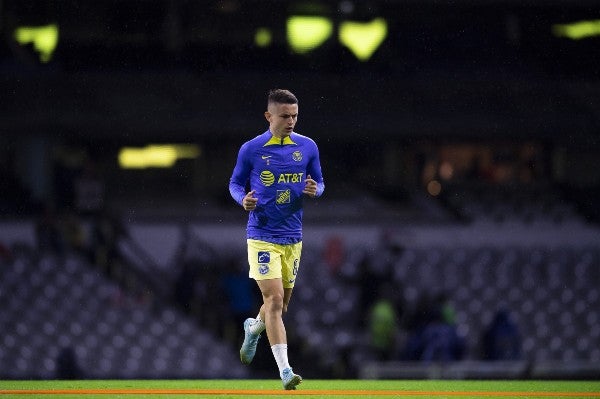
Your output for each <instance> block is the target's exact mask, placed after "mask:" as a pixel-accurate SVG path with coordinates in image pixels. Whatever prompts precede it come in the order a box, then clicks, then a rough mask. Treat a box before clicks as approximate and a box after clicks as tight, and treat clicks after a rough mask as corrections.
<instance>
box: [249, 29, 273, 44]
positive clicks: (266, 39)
mask: <svg viewBox="0 0 600 399" xmlns="http://www.w3.org/2000/svg"><path fill="white" fill-rule="evenodd" d="M272 41H273V35H272V34H271V31H270V30H269V29H268V28H258V29H257V30H256V33H255V34H254V43H255V44H256V45H257V46H258V47H268V46H270V45H271V42H272Z"/></svg>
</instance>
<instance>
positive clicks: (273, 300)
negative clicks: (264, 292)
mask: <svg viewBox="0 0 600 399" xmlns="http://www.w3.org/2000/svg"><path fill="white" fill-rule="evenodd" d="M265 307H266V310H267V311H270V312H277V313H279V312H283V308H284V305H283V296H282V295H280V294H273V295H269V296H266V297H265Z"/></svg>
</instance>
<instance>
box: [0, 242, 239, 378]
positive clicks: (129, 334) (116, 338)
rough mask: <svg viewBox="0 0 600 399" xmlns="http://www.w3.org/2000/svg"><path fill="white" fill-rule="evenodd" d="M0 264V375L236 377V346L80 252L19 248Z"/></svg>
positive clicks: (19, 376)
mask: <svg viewBox="0 0 600 399" xmlns="http://www.w3.org/2000/svg"><path fill="white" fill-rule="evenodd" d="M13 256H14V257H13V259H12V260H11V261H9V262H6V261H3V262H2V267H1V268H0V273H1V274H2V275H1V278H0V281H1V283H0V292H1V294H0V297H1V298H2V303H3V311H2V313H1V316H0V317H1V318H2V320H1V323H0V324H2V326H3V336H2V345H0V363H1V364H2V367H1V369H0V376H1V378H9V379H22V378H54V377H56V376H57V371H58V370H57V367H58V366H57V363H58V362H57V359H58V357H59V354H60V353H61V351H62V350H63V349H65V348H71V349H72V350H73V351H74V355H75V361H76V362H77V364H78V368H79V369H80V372H81V377H84V378H165V377H167V378H217V377H218V378H242V377H244V376H246V375H247V372H246V370H244V369H243V368H242V367H241V365H239V364H238V362H237V356H236V354H235V352H234V351H233V350H232V349H231V348H229V347H228V346H227V345H225V344H224V343H222V342H220V341H219V339H218V338H217V337H215V336H214V335H213V334H211V333H210V332H209V331H206V330H204V329H202V328H199V327H198V326H197V324H196V323H194V322H193V320H190V319H189V318H186V317H185V316H184V315H183V313H182V312H181V311H180V310H179V309H177V308H175V307H174V306H170V305H169V304H165V303H160V302H158V301H155V300H153V299H152V298H151V297H139V296H137V295H135V296H134V295H132V294H130V293H127V292H124V291H123V290H122V288H121V287H120V286H119V285H118V284H117V283H115V282H114V281H111V280H109V279H108V278H106V277H105V276H104V275H102V274H101V273H100V272H99V271H98V270H96V269H94V268H93V267H92V266H91V265H90V264H89V263H88V262H87V261H86V260H85V259H84V258H82V257H80V256H77V255H75V254H68V255H67V256H65V257H64V258H61V257H57V256H55V255H48V254H44V255H41V256H39V257H38V254H35V253H33V252H30V251H19V253H15V254H14V255H13Z"/></svg>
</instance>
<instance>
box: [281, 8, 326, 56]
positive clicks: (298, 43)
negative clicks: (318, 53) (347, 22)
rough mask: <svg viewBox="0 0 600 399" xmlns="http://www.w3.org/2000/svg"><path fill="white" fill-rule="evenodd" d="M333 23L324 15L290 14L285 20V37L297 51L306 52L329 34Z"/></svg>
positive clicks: (324, 39)
mask: <svg viewBox="0 0 600 399" xmlns="http://www.w3.org/2000/svg"><path fill="white" fill-rule="evenodd" d="M332 31H333V23H332V22H331V21H330V20H329V19H327V18H325V17H317V16H292V17H289V18H288V20H287V39H288V43H289V45H290V47H291V48H292V50H294V51H295V52H297V53H300V54H303V53H307V52H309V51H311V50H314V49H315V48H317V47H319V46H320V45H321V44H323V42H325V41H326V40H327V39H329V37H330V36H331V33H332Z"/></svg>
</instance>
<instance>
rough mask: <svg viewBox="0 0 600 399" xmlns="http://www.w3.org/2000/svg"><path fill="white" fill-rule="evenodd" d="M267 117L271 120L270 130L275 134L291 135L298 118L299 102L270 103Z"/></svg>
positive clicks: (279, 135)
mask: <svg viewBox="0 0 600 399" xmlns="http://www.w3.org/2000/svg"><path fill="white" fill-rule="evenodd" d="M265 118H267V120H268V121H269V130H271V133H273V136H275V137H286V136H289V135H290V134H291V133H292V131H293V130H294V126H296V121H297V120H298V104H278V103H275V104H269V108H268V110H267V112H265Z"/></svg>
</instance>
